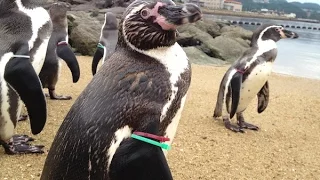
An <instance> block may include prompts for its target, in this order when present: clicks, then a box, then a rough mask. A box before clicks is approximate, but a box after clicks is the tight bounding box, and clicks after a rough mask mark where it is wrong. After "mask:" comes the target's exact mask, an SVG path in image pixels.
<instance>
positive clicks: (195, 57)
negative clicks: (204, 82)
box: [183, 47, 226, 65]
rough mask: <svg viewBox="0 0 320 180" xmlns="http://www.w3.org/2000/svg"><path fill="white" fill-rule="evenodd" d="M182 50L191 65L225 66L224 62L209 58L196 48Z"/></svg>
mask: <svg viewBox="0 0 320 180" xmlns="http://www.w3.org/2000/svg"><path fill="white" fill-rule="evenodd" d="M183 50H184V51H185V52H186V54H187V56H188V58H189V60H190V62H191V63H194V64H202V65H206V64H216V65H223V64H226V62H225V61H222V60H221V59H217V58H212V57H209V56H208V55H207V54H205V53H204V52H202V51H201V50H199V49H198V48H196V47H184V48H183Z"/></svg>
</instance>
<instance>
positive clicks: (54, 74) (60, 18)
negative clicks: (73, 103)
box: [39, 2, 80, 100]
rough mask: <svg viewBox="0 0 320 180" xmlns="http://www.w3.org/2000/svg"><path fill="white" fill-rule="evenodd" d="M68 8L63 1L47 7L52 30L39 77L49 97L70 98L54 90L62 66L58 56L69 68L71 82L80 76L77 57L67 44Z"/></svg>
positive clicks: (57, 98) (76, 80)
mask: <svg viewBox="0 0 320 180" xmlns="http://www.w3.org/2000/svg"><path fill="white" fill-rule="evenodd" d="M68 10H70V5H69V4H68V3H64V2H57V3H53V4H52V5H51V7H50V8H49V14H50V18H51V21H52V24H53V31H52V34H51V36H50V40H49V44H48V48H47V53H46V58H45V61H44V64H43V67H42V69H41V72H40V74H39V77H40V80H41V83H42V86H43V88H48V91H49V97H50V99H56V100H70V99H71V98H72V97H71V96H63V95H57V94H56V92H55V87H56V84H57V82H58V79H59V75H60V69H61V66H62V64H61V62H60V58H61V59H62V60H64V61H65V62H66V64H67V65H68V67H69V69H70V70H71V73H72V79H73V82H74V83H76V82H78V80H79V78H80V68H79V64H78V61H77V58H76V56H75V54H74V53H73V51H72V50H71V48H70V47H69V45H68V22H67V11H68Z"/></svg>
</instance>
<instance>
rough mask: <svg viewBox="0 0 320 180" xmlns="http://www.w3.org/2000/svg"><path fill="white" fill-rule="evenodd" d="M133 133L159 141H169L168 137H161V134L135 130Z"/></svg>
mask: <svg viewBox="0 0 320 180" xmlns="http://www.w3.org/2000/svg"><path fill="white" fill-rule="evenodd" d="M133 134H135V135H139V136H144V137H148V138H152V139H156V140H158V141H160V142H166V141H170V138H167V137H163V136H157V135H154V134H149V133H145V132H139V131H135V132H133Z"/></svg>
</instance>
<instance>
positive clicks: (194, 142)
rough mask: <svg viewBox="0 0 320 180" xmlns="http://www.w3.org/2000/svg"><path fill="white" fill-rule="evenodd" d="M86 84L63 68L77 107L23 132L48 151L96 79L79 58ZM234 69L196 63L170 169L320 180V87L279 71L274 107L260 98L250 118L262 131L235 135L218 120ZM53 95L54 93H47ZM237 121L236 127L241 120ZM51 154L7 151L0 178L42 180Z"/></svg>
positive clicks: (22, 127) (194, 177) (182, 173)
mask: <svg viewBox="0 0 320 180" xmlns="http://www.w3.org/2000/svg"><path fill="white" fill-rule="evenodd" d="M78 59H79V63H80V66H81V77H80V81H79V82H78V83H76V84H73V83H72V79H71V73H70V71H69V70H68V68H67V66H66V64H65V63H64V62H63V68H62V74H61V76H60V80H59V82H58V86H57V88H56V92H57V93H58V94H64V95H71V96H72V97H73V99H72V100H70V101H56V100H49V99H48V101H47V102H48V120H47V124H46V126H45V128H44V130H43V132H42V133H41V134H40V135H37V136H32V135H31V133H30V128H29V122H28V121H26V122H19V123H18V125H17V133H18V134H28V135H31V136H32V137H34V138H36V140H35V142H33V144H42V145H45V151H46V152H47V151H48V149H49V148H50V145H51V143H52V141H53V138H54V136H55V134H56V132H57V130H58V128H59V126H60V124H61V122H62V121H63V119H64V117H65V115H66V113H67V112H68V111H69V108H70V107H71V105H72V104H73V102H74V101H75V99H76V98H77V96H78V95H79V94H80V93H81V91H82V90H83V88H84V87H85V86H86V85H87V83H88V82H89V81H90V80H91V78H92V76H91V70H90V69H91V60H92V58H91V57H78ZM226 69H227V66H223V67H215V66H204V65H201V66H200V65H193V66H192V70H193V74H192V83H191V87H190V91H189V94H188V97H187V101H186V105H185V109H184V111H183V114H182V118H181V121H180V124H179V128H178V132H177V135H176V138H175V140H174V143H173V145H172V149H171V150H170V152H169V155H168V161H169V166H170V168H171V171H172V174H173V176H174V179H175V180H189V179H190V180H198V179H201V180H212V179H320V161H319V159H320V143H319V138H320V131H319V129H320V115H319V113H318V111H319V110H320V93H319V92H320V81H319V80H311V79H304V78H297V77H291V76H284V75H280V74H275V73H273V74H272V76H271V78H270V79H269V85H270V102H269V106H268V108H267V109H266V110H265V111H264V112H263V113H262V114H258V113H257V100H256V99H255V100H253V101H252V102H251V104H250V106H249V107H248V108H247V110H246V112H245V113H244V117H245V118H246V120H247V121H248V122H250V123H253V124H255V125H257V126H259V127H260V130H259V131H250V130H246V133H233V132H231V131H229V130H227V129H225V128H224V126H223V123H222V120H221V119H219V120H214V119H213V118H212V114H213V110H214V106H215V101H216V96H217V91H218V88H219V84H220V80H221V78H222V76H223V75H224V72H225V70H226ZM45 91H47V90H45ZM233 122H235V121H234V120H233ZM46 155H47V153H45V154H41V155H14V156H9V155H5V154H4V151H3V148H0V180H2V179H8V180H9V179H10V180H11V179H19V180H22V179H23V180H24V179H39V177H40V174H41V171H42V167H43V164H44V161H45V158H46Z"/></svg>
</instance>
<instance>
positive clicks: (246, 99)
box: [237, 62, 273, 112]
mask: <svg viewBox="0 0 320 180" xmlns="http://www.w3.org/2000/svg"><path fill="white" fill-rule="evenodd" d="M272 65H273V63H271V62H265V63H262V64H259V65H257V66H256V67H255V68H253V69H252V71H251V72H250V74H249V75H248V76H247V78H246V79H245V80H244V81H243V82H242V85H241V89H240V99H239V105H238V109H237V112H242V111H244V110H245V109H246V108H247V106H248V105H249V103H250V102H251V100H252V99H254V98H255V96H256V95H257V94H258V92H259V91H260V89H261V88H262V87H263V85H264V84H265V83H266V82H267V80H268V78H269V75H270V74H271V72H272Z"/></svg>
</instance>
